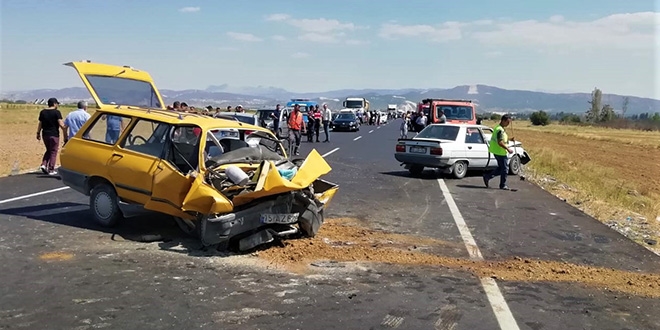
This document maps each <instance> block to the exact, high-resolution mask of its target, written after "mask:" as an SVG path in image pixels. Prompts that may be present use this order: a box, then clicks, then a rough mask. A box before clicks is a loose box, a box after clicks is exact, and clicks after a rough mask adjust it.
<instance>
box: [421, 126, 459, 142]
mask: <svg viewBox="0 0 660 330" xmlns="http://www.w3.org/2000/svg"><path fill="white" fill-rule="evenodd" d="M459 129H460V128H459V127H458V126H449V125H430V126H426V128H424V129H423V130H422V131H421V132H419V134H417V136H415V138H424V139H441V140H452V141H456V137H457V136H458V131H459Z"/></svg>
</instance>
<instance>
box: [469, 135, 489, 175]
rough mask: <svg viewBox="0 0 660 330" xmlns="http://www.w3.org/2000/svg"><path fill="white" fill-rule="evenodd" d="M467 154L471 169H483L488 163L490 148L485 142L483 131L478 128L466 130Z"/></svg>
mask: <svg viewBox="0 0 660 330" xmlns="http://www.w3.org/2000/svg"><path fill="white" fill-rule="evenodd" d="M465 154H466V155H467V158H468V159H469V161H470V167H473V168H483V167H486V163H487V162H488V146H487V145H486V144H485V142H484V138H483V135H482V134H481V131H480V130H479V128H478V127H476V126H467V127H466V128H465Z"/></svg>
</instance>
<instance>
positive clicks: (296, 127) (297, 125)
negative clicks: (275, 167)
mask: <svg viewBox="0 0 660 330" xmlns="http://www.w3.org/2000/svg"><path fill="white" fill-rule="evenodd" d="M287 124H288V126H289V139H290V138H291V133H293V136H294V139H295V143H296V146H295V149H294V150H293V153H294V154H295V155H300V153H299V151H298V149H299V148H300V138H301V136H300V134H301V132H304V131H305V122H304V121H303V115H302V113H301V112H300V104H296V105H294V106H293V112H292V113H291V115H290V116H289V120H288V122H287ZM289 144H291V140H289Z"/></svg>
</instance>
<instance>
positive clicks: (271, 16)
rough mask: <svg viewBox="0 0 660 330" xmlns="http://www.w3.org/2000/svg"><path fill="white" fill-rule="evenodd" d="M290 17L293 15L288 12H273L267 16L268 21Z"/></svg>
mask: <svg viewBox="0 0 660 330" xmlns="http://www.w3.org/2000/svg"><path fill="white" fill-rule="evenodd" d="M289 18H291V16H289V15H287V14H271V15H268V16H266V20H267V21H275V22H280V21H286V20H288V19H289Z"/></svg>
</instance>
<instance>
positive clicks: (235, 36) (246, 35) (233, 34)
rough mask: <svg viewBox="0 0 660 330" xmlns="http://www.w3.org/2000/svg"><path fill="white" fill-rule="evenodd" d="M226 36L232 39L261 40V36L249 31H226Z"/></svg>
mask: <svg viewBox="0 0 660 330" xmlns="http://www.w3.org/2000/svg"><path fill="white" fill-rule="evenodd" d="M227 36H228V37H230V38H232V39H234V40H240V41H250V42H257V41H262V39H261V38H259V37H257V36H255V35H254V34H250V33H240V32H227Z"/></svg>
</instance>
